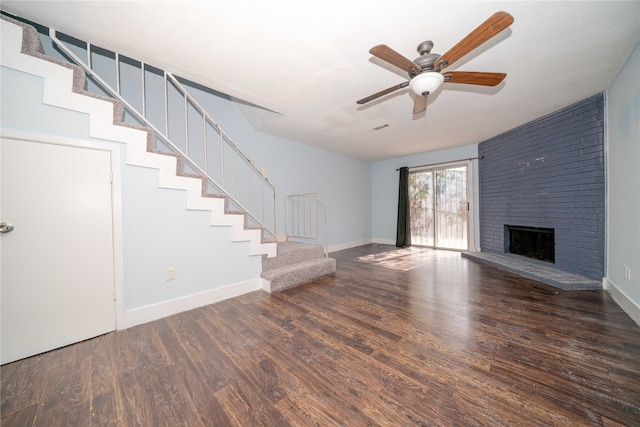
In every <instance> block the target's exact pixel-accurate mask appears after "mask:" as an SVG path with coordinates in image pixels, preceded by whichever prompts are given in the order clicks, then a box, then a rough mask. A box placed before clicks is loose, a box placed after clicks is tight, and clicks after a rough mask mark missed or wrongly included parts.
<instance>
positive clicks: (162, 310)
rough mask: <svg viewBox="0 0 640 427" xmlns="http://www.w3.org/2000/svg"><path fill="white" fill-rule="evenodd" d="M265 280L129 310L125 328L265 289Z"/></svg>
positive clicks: (255, 280)
mask: <svg viewBox="0 0 640 427" xmlns="http://www.w3.org/2000/svg"><path fill="white" fill-rule="evenodd" d="M263 280H264V279H261V278H257V279H251V280H248V281H246V282H242V283H236V284H235V285H230V286H225V287H222V288H217V289H211V290H208V291H204V292H200V293H197V294H194V295H187V296H185V297H180V298H176V299H173V300H169V301H162V302H159V303H157V304H151V305H147V306H145V307H140V308H134V309H131V310H127V311H126V312H125V327H126V328H130V327H132V326H136V325H141V324H143V323H147V322H151V321H153V320H158V319H162V318H163V317H167V316H171V315H173V314H178V313H181V312H183V311H187V310H193V309H195V308H199V307H203V306H205V305H209V304H213V303H216V302H220V301H223V300H226V299H230V298H234V297H237V296H240V295H244V294H246V293H249V292H253V291H258V290H261V289H263Z"/></svg>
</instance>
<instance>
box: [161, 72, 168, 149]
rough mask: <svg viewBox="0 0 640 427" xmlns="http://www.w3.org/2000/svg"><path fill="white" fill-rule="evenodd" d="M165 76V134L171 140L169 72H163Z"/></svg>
mask: <svg viewBox="0 0 640 427" xmlns="http://www.w3.org/2000/svg"><path fill="white" fill-rule="evenodd" d="M162 74H163V76H164V134H165V136H166V137H167V138H169V88H168V87H167V83H168V82H167V72H166V71H163V72H162Z"/></svg>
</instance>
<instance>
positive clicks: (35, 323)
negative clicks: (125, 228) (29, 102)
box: [0, 138, 116, 363]
mask: <svg viewBox="0 0 640 427" xmlns="http://www.w3.org/2000/svg"><path fill="white" fill-rule="evenodd" d="M0 222H2V223H3V224H6V223H10V224H12V225H13V226H14V229H13V231H11V232H5V233H1V234H0V290H1V294H0V302H1V309H2V312H1V329H2V331H1V333H2V338H1V341H2V343H1V344H2V346H1V347H0V354H1V359H2V361H1V363H7V362H11V361H14V360H18V359H21V358H24V357H28V356H32V355H34V354H38V353H42V352H45V351H48V350H51V349H54V348H58V347H62V346H65V345H68V344H72V343H75V342H78V341H82V340H85V339H87V338H91V337H95V336H97V335H101V334H104V333H106V332H109V331H112V330H114V329H115V318H116V316H115V305H114V298H113V295H114V293H113V292H114V268H113V254H114V253H113V239H112V235H113V233H112V204H111V155H110V152H108V151H101V150H94V149H86V148H78V147H70V146H63V145H55V144H47V143H40V142H30V141H29V142H28V141H19V140H14V139H6V138H2V140H1V145H0Z"/></svg>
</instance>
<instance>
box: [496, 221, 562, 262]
mask: <svg viewBox="0 0 640 427" xmlns="http://www.w3.org/2000/svg"><path fill="white" fill-rule="evenodd" d="M505 235H506V236H505V237H506V239H505V243H506V245H505V246H506V248H505V251H506V252H508V253H512V254H517V255H523V256H526V257H529V258H533V259H539V260H542V261H549V262H555V258H556V257H555V236H554V229H553V228H538V227H522V226H514V225H506V226H505Z"/></svg>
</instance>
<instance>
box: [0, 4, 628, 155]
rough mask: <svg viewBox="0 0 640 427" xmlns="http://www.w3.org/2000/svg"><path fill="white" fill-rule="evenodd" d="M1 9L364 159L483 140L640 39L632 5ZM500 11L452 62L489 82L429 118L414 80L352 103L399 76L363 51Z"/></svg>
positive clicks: (277, 128)
mask: <svg viewBox="0 0 640 427" xmlns="http://www.w3.org/2000/svg"><path fill="white" fill-rule="evenodd" d="M1 7H2V10H4V11H6V12H9V13H12V14H15V15H17V16H20V17H23V18H26V19H29V20H32V21H34V22H37V23H40V24H42V25H45V26H48V27H51V28H55V29H57V30H59V31H62V32H64V33H67V34H69V35H72V36H75V37H77V38H79V39H82V40H86V41H89V42H92V43H93V44H95V45H98V46H101V47H104V48H107V49H110V50H113V51H117V52H120V53H121V54H124V55H126V56H130V57H131V58H135V59H138V60H142V61H144V62H147V63H149V64H150V65H154V66H156V67H159V68H162V69H166V70H168V71H172V72H173V73H175V74H177V75H179V76H182V77H184V78H187V79H189V80H192V81H194V82H197V83H200V84H202V85H205V86H208V87H210V88H213V89H215V90H218V91H220V92H223V93H226V94H228V95H230V96H232V97H233V98H236V99H239V100H242V101H245V103H240V108H241V110H242V111H243V113H244V114H245V115H246V116H247V118H248V119H249V120H250V121H251V123H252V124H253V125H254V127H255V128H256V129H257V130H259V131H261V132H265V133H268V134H273V135H278V136H282V137H285V138H288V139H291V140H294V141H297V142H301V143H305V144H310V145H315V146H318V147H322V148H325V149H328V150H333V151H337V152H341V153H344V154H347V155H349V156H353V157H357V158H361V159H366V160H379V159H385V158H390V157H396V156H402V155H409V154H415V153H420V152H425V151H432V150H437V149H443V148H448V147H455V146H460V145H467V144H473V143H478V142H481V141H483V140H485V139H487V138H490V137H492V136H495V135H498V134H500V133H502V132H505V131H507V130H509V129H512V128H514V127H517V126H519V125H521V124H524V123H526V122H528V121H530V120H532V119H535V118H538V117H541V116H543V115H545V114H548V113H550V112H553V111H555V110H557V109H559V108H562V107H564V106H567V105H570V104H572V103H574V102H576V101H579V100H581V99H584V98H586V97H588V96H591V95H593V94H596V93H599V92H601V91H603V90H605V89H607V88H608V87H609V85H610V84H611V82H612V81H613V79H614V78H615V76H616V74H617V73H618V71H619V70H620V68H621V67H622V65H623V64H624V62H625V60H626V59H627V57H628V56H629V54H630V53H631V51H632V50H633V48H634V46H635V45H636V44H637V43H638V41H639V40H640V2H639V1H637V0H635V1H621V2H618V1H557V2H551V1H495V2H493V1H469V2H461V1H424V0H423V1H408V0H367V1H360V0H321V1H316V2H309V1H304V0H271V1H265V0H238V1H230V0H214V1H91V2H89V1H81V2H79V1H5V0H3V1H2V5H1ZM499 10H504V11H506V12H508V13H510V14H511V15H513V17H514V19H515V21H514V23H513V24H512V25H511V27H510V28H509V29H507V30H506V31H503V32H502V33H500V34H499V35H498V36H496V37H494V38H493V39H491V40H490V41H488V42H487V43H485V44H484V45H482V46H480V47H479V48H477V49H476V50H474V51H473V52H472V53H470V54H469V55H467V56H465V57H463V58H462V59H460V60H459V61H458V62H456V63H455V64H453V65H452V66H451V67H449V68H447V70H448V71H453V70H458V71H489V72H505V73H507V78H506V79H505V81H504V82H503V83H501V84H500V85H498V86H497V87H495V88H489V87H481V86H471V85H463V84H447V83H445V84H444V85H443V87H442V88H441V89H439V90H438V91H437V92H436V93H435V94H432V95H431V96H430V97H429V104H428V107H427V112H426V115H425V114H424V113H422V114H417V115H412V113H411V111H412V107H413V99H412V96H413V95H412V94H410V93H409V89H408V88H407V89H402V90H399V91H397V92H394V93H393V94H390V95H387V96H384V97H382V98H380V99H378V100H376V101H374V102H371V103H369V104H365V105H364V106H359V105H356V100H358V99H361V98H364V97H366V96H368V95H371V94H373V93H375V92H378V91H380V90H382V89H386V88H388V87H390V86H393V85H395V84H398V83H401V82H403V81H406V80H407V76H406V74H405V73H404V72H403V71H400V70H398V69H396V68H394V67H392V66H390V65H388V64H386V63H385V62H383V61H380V60H379V59H377V58H375V57H373V56H371V55H370V54H369V53H368V51H369V49H370V48H371V47H373V46H374V45H378V44H387V45H388V46H390V47H391V48H393V49H394V50H396V51H398V52H399V53H401V54H403V55H404V56H406V57H408V58H409V59H415V58H416V57H417V56H418V53H417V51H416V47H417V45H418V43H420V42H422V41H424V40H433V41H434V43H435V47H434V49H433V52H436V53H440V54H443V53H445V52H446V51H447V50H449V48H451V47H453V45H455V44H456V43H457V42H458V41H460V40H461V39H462V38H463V37H464V36H466V35H467V34H468V33H469V32H471V31H472V30H473V29H475V28H476V27H477V26H478V25H480V24H481V23H482V22H483V21H484V20H485V19H487V18H488V17H489V16H491V15H492V14H493V13H494V12H496V11H499ZM251 104H254V106H252V105H251ZM255 106H260V107H262V108H256V107H255ZM383 124H388V127H386V128H384V129H383V130H380V131H374V130H372V128H374V127H377V126H380V125H383ZM231 136H232V137H233V135H231Z"/></svg>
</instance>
